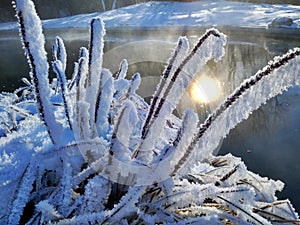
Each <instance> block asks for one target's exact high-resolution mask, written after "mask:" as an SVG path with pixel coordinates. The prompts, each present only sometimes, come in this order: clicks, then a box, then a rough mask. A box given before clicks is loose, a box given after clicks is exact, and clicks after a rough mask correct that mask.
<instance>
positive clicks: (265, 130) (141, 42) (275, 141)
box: [0, 30, 300, 211]
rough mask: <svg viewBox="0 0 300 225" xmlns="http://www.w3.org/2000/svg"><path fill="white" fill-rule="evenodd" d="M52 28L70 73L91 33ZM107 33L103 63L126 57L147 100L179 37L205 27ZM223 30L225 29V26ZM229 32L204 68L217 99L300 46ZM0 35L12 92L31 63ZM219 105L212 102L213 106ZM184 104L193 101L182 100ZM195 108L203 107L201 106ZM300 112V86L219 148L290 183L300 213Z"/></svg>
mask: <svg viewBox="0 0 300 225" xmlns="http://www.w3.org/2000/svg"><path fill="white" fill-rule="evenodd" d="M51 32H52V33H51ZM51 32H49V35H48V36H47V37H48V38H47V45H46V47H47V49H48V50H49V49H51V43H52V42H53V40H54V35H52V34H53V33H55V32H56V33H58V34H59V33H61V34H62V38H63V39H64V40H65V44H66V47H67V51H68V62H69V63H68V67H67V74H68V75H69V77H70V75H71V74H72V70H73V62H75V61H77V57H78V50H79V48H80V47H81V46H88V31H86V30H85V31H75V34H72V33H71V34H66V33H65V32H64V31H55V32H54V31H51ZM107 33H108V34H107V36H106V47H105V56H104V57H105V58H104V66H105V67H107V68H109V69H110V70H111V71H112V72H116V71H117V69H118V65H119V63H120V61H121V60H122V59H123V58H127V59H128V62H129V74H134V73H135V72H137V71H138V72H140V73H141V75H142V77H143V78H142V84H141V87H140V90H139V94H141V95H142V96H143V97H145V98H148V99H149V96H151V94H152V93H153V91H154V90H155V86H156V84H157V83H158V81H159V77H160V74H161V72H162V70H163V69H164V66H165V63H166V61H167V59H168V57H169V54H170V52H171V50H172V48H173V47H174V46H175V44H174V43H175V41H176V40H177V38H178V36H179V35H187V36H188V37H189V39H190V40H191V41H192V42H195V41H196V40H197V39H198V37H199V33H200V34H202V33H203V31H188V32H187V31H183V30H182V31H176V32H174V31H173V33H172V34H171V35H166V33H168V34H170V32H163V33H157V32H153V31H152V33H151V31H148V32H146V33H147V35H145V33H144V32H141V31H137V32H135V33H134V32H133V33H128V32H126V33H122V32H117V31H108V32H107ZM224 33H227V32H226V30H225V31H224ZM149 34H150V35H149ZM227 34H228V41H229V43H228V45H227V46H226V55H225V56H224V58H223V59H222V61H221V62H219V63H214V62H209V63H208V65H207V66H206V71H210V72H211V73H212V74H213V75H214V76H215V78H216V79H218V80H219V82H220V83H221V84H222V88H223V95H222V97H221V98H220V99H219V102H220V101H221V100H222V99H224V98H226V96H227V95H228V94H229V93H231V92H232V91H233V90H234V89H235V88H236V87H237V86H238V85H239V84H240V83H241V82H242V81H243V80H244V79H245V78H247V77H249V76H250V75H252V74H254V73H255V72H256V71H258V70H259V69H261V68H262V67H263V66H265V65H266V64H267V62H268V61H269V60H270V59H272V58H273V57H274V56H275V55H278V54H283V53H285V52H286V51H287V50H288V49H290V48H293V47H296V46H300V35H286V36H284V35H282V34H280V35H272V36H270V35H268V34H262V33H253V32H251V31H250V32H243V33H241V32H233V31H229V32H228V33H227ZM78 35H79V36H78ZM64 36H65V37H64ZM0 37H1V39H0V54H1V58H0V73H1V74H0V91H12V90H14V89H15V88H16V87H18V86H20V85H21V81H20V80H21V78H22V77H28V66H27V64H26V60H25V59H24V55H23V51H22V49H21V44H20V43H19V39H18V38H17V37H16V35H15V36H10V37H5V35H2V36H0ZM50 56H51V54H50V51H49V57H50ZM216 104H217V103H215V104H211V108H214V107H215V106H216ZM182 105H189V103H187V102H185V100H184V101H183V104H182ZM193 106H194V107H196V110H199V108H198V109H197V104H196V105H195V104H194V105H193ZM183 107H185V106H183ZM178 110H179V109H178ZM179 111H180V110H179ZM200 111H201V110H200ZM200 111H199V112H200ZM179 113H180V112H179ZM299 115H300V88H299V87H294V88H291V89H289V91H287V92H285V93H284V94H283V95H281V96H278V97H275V98H273V99H271V100H270V101H268V102H267V104H266V105H264V106H262V107H261V108H259V109H258V110H257V111H255V112H253V114H252V115H251V116H250V117H249V118H248V119H247V120H246V121H244V122H242V123H241V124H240V125H238V126H237V127H236V128H235V129H233V130H232V131H231V132H230V134H229V135H228V137H227V138H225V139H224V141H223V144H222V146H221V148H220V151H219V154H221V155H223V154H226V153H232V154H233V155H236V156H240V157H242V159H243V160H244V161H245V163H246V165H247V166H248V168H249V170H251V171H253V172H256V173H259V174H261V175H264V176H268V177H270V178H273V179H280V180H282V181H284V182H285V183H286V187H285V189H284V191H283V192H282V193H280V194H279V196H280V197H281V198H290V199H291V200H292V202H293V203H294V206H295V207H296V208H297V211H300V195H299V194H298V193H300V175H299V174H298V173H299V172H300V163H299V158H300V117H299Z"/></svg>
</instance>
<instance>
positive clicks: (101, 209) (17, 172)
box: [0, 0, 300, 225]
mask: <svg viewBox="0 0 300 225" xmlns="http://www.w3.org/2000/svg"><path fill="white" fill-rule="evenodd" d="M15 8H16V12H17V17H18V19H19V24H20V35H21V39H22V43H23V46H24V49H25V53H26V56H27V59H28V62H29V65H30V68H31V72H30V76H31V81H27V80H24V82H25V83H26V85H27V86H26V87H24V88H21V89H18V90H16V92H14V93H3V94H1V112H0V118H1V120H2V123H1V127H0V129H1V130H0V131H1V142H0V145H1V161H0V175H1V184H0V185H1V189H0V194H1V196H2V198H3V199H2V201H1V203H0V212H1V216H0V221H1V224H11V225H12V224H192V223H194V224H282V223H291V224H296V223H299V222H300V221H299V217H298V214H297V213H296V212H295V210H294V209H293V207H292V205H291V203H290V202H289V200H278V199H277V197H276V195H275V192H276V191H281V190H282V188H283V186H284V184H283V183H282V182H281V181H274V180H271V179H268V178H262V177H260V176H259V175H257V174H254V173H252V172H250V171H248V170H247V168H246V166H245V164H244V163H243V162H242V161H241V159H239V158H236V157H234V156H232V155H230V154H228V155H226V156H213V155H212V152H213V150H214V149H215V147H216V146H217V145H218V143H219V141H220V140H221V139H222V138H224V137H225V136H226V135H227V134H228V132H229V130H230V129H232V128H234V127H235V126H236V125H237V124H238V123H239V122H240V121H242V120H243V119H246V118H247V117H248V115H249V114H250V113H251V112H252V111H253V110H255V109H257V108H258V107H259V106H260V105H261V104H263V103H265V102H266V101H267V100H268V99H269V98H271V97H273V96H275V95H278V94H280V93H281V92H282V91H283V90H285V89H286V88H287V87H289V86H293V85H299V76H300V62H299V60H300V57H299V55H300V49H298V48H296V49H294V50H292V51H290V52H288V53H287V54H286V55H284V56H282V57H277V58H275V59H274V61H272V62H270V63H269V65H267V66H266V67H265V68H263V69H262V70H261V71H259V72H257V74H255V75H254V76H252V77H250V78H249V79H247V80H245V81H244V82H243V83H242V84H241V86H240V87H238V88H237V89H236V90H235V91H234V92H233V93H232V94H231V95H230V96H228V98H227V99H226V100H225V101H224V102H223V103H222V104H221V105H220V106H219V107H218V108H217V109H216V110H215V111H214V112H213V113H212V114H211V115H209V116H208V118H207V119H206V120H205V122H204V123H202V124H200V122H199V120H198V116H197V114H196V113H195V112H193V111H192V110H187V111H186V112H185V113H184V115H183V117H182V119H180V118H177V117H176V116H175V115H173V114H172V112H173V110H174V109H175V107H176V105H177V103H178V101H179V99H180V96H181V94H182V93H183V92H184V90H185V89H186V87H187V86H188V85H189V83H190V82H191V80H192V79H193V76H194V74H196V73H197V72H199V70H200V69H201V67H202V66H203V65H205V63H206V62H207V61H208V60H210V59H214V60H219V59H220V58H221V57H222V56H223V55H224V45H225V44H226V37H225V35H224V34H222V33H220V32H219V31H217V30H215V29H210V30H207V31H206V33H205V34H204V35H203V36H202V37H201V38H200V39H199V41H198V43H197V44H196V45H195V46H194V47H193V48H192V49H191V50H189V42H188V40H187V39H186V38H185V37H180V38H179V39H178V44H177V46H176V48H175V50H174V51H173V52H172V54H171V57H170V59H169V61H168V65H167V66H166V68H165V70H164V72H163V74H162V77H161V81H160V83H159V84H158V87H157V90H156V91H155V93H154V95H153V98H152V101H151V103H150V104H147V103H146V102H145V101H144V100H143V99H142V98H141V97H140V96H139V95H137V94H136V90H137V88H138V85H139V83H140V80H141V78H140V75H139V74H138V73H137V74H135V75H133V76H132V78H131V79H127V78H126V73H127V68H128V65H127V61H126V60H123V61H122V62H121V64H120V70H119V72H118V73H117V74H116V75H115V76H113V75H112V74H111V72H110V71H109V70H107V69H105V68H103V67H102V59H103V58H102V57H103V44H104V42H103V36H104V35H105V28H104V23H103V21H102V20H101V19H100V18H96V19H94V20H93V21H92V22H91V29H90V33H91V34H90V35H91V39H90V44H89V48H88V49H87V48H84V47H82V48H81V49H80V53H79V60H78V62H77V63H75V67H74V73H73V74H74V76H73V77H72V79H71V80H67V79H66V75H65V68H66V50H65V47H64V44H63V40H62V39H60V38H59V37H57V38H56V42H55V43H54V45H53V62H52V68H53V70H54V72H55V74H56V75H57V78H56V79H55V80H54V81H53V82H52V83H49V79H48V73H49V72H48V68H49V65H48V62H47V57H46V52H45V49H44V36H43V34H42V29H41V22H40V20H39V18H38V16H37V14H36V12H35V9H34V5H33V3H32V2H31V1H30V0H17V1H16V3H15Z"/></svg>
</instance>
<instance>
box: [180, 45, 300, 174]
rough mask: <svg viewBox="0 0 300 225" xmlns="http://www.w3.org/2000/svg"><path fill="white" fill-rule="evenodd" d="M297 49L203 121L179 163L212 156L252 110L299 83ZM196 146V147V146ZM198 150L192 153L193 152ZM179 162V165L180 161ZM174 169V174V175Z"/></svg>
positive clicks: (248, 83)
mask: <svg viewBox="0 0 300 225" xmlns="http://www.w3.org/2000/svg"><path fill="white" fill-rule="evenodd" d="M299 55H300V49H299V48H295V49H294V50H293V51H290V52H288V53H287V54H286V55H284V56H282V57H276V58H275V59H274V61H272V62H270V63H269V65H268V66H266V67H265V68H263V69H262V70H261V71H258V72H257V73H256V74H255V75H254V76H252V77H250V78H249V79H247V80H245V81H244V82H243V83H242V84H241V86H239V87H238V88H237V89H236V90H235V91H234V92H233V93H232V94H231V95H230V96H229V97H228V98H227V99H226V100H225V101H224V102H223V103H222V104H221V105H220V106H219V107H218V108H217V109H216V110H215V111H214V112H213V113H212V114H211V115H210V116H209V117H208V118H207V119H206V121H205V122H204V123H203V124H201V125H200V127H199V128H198V131H197V133H196V134H195V136H194V137H193V140H192V142H191V143H190V145H189V146H188V147H187V148H186V150H185V152H186V153H185V156H184V157H182V160H183V161H185V162H186V161H187V159H191V157H190V156H191V155H192V154H193V157H192V160H190V161H189V165H191V164H193V163H196V162H197V161H198V160H202V159H203V158H204V157H208V156H209V155H210V154H212V151H213V150H214V149H215V148H216V147H217V145H218V144H219V142H220V140H221V139H222V138H224V137H226V135H227V134H228V132H229V131H230V130H231V129H232V128H234V127H235V126H236V125H237V124H238V123H239V122H241V121H242V120H243V119H246V118H247V117H248V116H249V115H250V113H251V112H252V111H253V110H256V109H257V108H258V107H259V106H261V105H262V104H264V103H265V102H266V101H267V100H268V99H270V98H272V97H274V96H276V95H278V94H281V93H282V91H284V90H286V89H287V88H288V87H291V86H294V85H299V82H300V79H299V78H300V77H299V74H300V66H299V62H300V57H299ZM197 145H198V146H197ZM196 147H197V149H200V151H195V149H196ZM182 163H183V162H182ZM176 171H177V170H175V171H174V172H176Z"/></svg>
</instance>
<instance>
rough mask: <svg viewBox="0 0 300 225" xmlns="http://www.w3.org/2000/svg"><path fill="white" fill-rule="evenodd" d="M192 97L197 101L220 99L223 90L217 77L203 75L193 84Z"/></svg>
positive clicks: (207, 101) (205, 101)
mask: <svg viewBox="0 0 300 225" xmlns="http://www.w3.org/2000/svg"><path fill="white" fill-rule="evenodd" d="M190 90H191V92H190V93H191V98H192V99H193V101H195V102H197V103H211V102H214V101H216V100H218V99H219V97H220V96H221V93H222V90H221V87H220V85H219V83H218V81H217V80H216V79H213V78H211V77H208V76H201V77H200V78H199V79H197V80H195V81H194V82H193V83H192V85H191V89H190Z"/></svg>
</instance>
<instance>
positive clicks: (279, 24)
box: [268, 17, 297, 28]
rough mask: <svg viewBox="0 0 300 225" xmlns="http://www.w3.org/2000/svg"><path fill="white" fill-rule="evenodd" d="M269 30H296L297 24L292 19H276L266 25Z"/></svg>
mask: <svg viewBox="0 0 300 225" xmlns="http://www.w3.org/2000/svg"><path fill="white" fill-rule="evenodd" d="M268 27H269V28H296V27H297V24H295V23H294V22H293V19H291V18H288V17H278V18H275V19H273V21H272V22H271V23H270V24H269V25H268Z"/></svg>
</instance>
